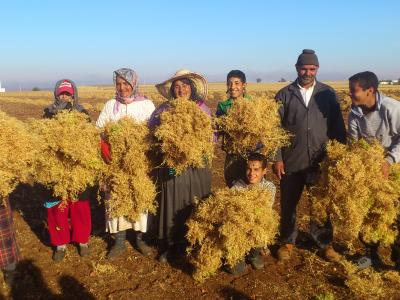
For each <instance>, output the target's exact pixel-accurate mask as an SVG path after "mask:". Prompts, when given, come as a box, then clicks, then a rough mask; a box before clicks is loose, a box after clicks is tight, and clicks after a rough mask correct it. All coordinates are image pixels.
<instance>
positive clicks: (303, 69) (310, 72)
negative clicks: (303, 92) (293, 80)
mask: <svg viewBox="0 0 400 300" xmlns="http://www.w3.org/2000/svg"><path fill="white" fill-rule="evenodd" d="M296 70H297V78H298V79H299V83H300V85H301V86H302V87H309V86H312V85H313V83H314V81H315V77H316V76H317V73H318V66H315V65H299V66H297V65H296Z"/></svg>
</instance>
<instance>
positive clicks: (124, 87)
mask: <svg viewBox="0 0 400 300" xmlns="http://www.w3.org/2000/svg"><path fill="white" fill-rule="evenodd" d="M115 88H116V90H117V92H118V94H119V95H120V96H121V97H122V98H129V97H130V96H131V95H132V92H133V87H132V86H131V85H130V84H129V83H128V82H127V81H126V80H125V79H123V78H121V77H119V76H117V78H116V80H115Z"/></svg>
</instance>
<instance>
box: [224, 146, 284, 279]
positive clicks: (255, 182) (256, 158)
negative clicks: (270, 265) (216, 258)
mask: <svg viewBox="0 0 400 300" xmlns="http://www.w3.org/2000/svg"><path fill="white" fill-rule="evenodd" d="M243 173H244V174H243V175H245V176H242V178H240V179H239V180H237V181H234V182H233V186H232V189H247V188H250V187H252V186H260V187H261V188H263V189H266V190H268V191H270V193H271V195H272V197H271V198H272V199H271V202H270V203H268V205H270V207H272V206H273V204H274V201H275V193H276V187H275V185H274V184H273V183H272V182H271V181H268V180H266V179H265V177H264V176H265V175H266V173H267V159H266V157H265V156H264V155H262V154H260V153H257V152H253V153H250V154H249V155H248V157H247V162H246V168H245V169H244V170H243ZM261 250H262V249H260V248H253V249H251V250H250V253H249V254H248V255H247V257H246V258H243V259H242V260H241V261H239V262H238V263H237V264H236V265H235V266H232V267H227V271H228V272H229V273H231V274H234V275H240V274H242V273H243V272H244V271H245V269H246V260H247V261H248V262H249V263H250V264H251V266H252V267H253V268H254V269H262V268H263V267H264V261H263V259H262V257H261Z"/></svg>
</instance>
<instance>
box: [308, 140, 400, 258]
mask: <svg viewBox="0 0 400 300" xmlns="http://www.w3.org/2000/svg"><path fill="white" fill-rule="evenodd" d="M383 162H384V149H383V147H382V146H381V145H380V144H379V143H377V142H372V143H367V142H366V141H365V140H360V141H357V142H353V143H351V144H350V145H343V144H340V143H338V142H336V141H335V142H330V143H329V144H328V146H327V159H326V160H325V161H324V162H322V164H321V171H322V173H321V178H320V180H319V182H318V184H317V186H316V187H314V188H313V189H312V190H311V196H312V199H313V201H312V216H311V217H312V219H313V220H314V221H316V222H317V223H319V224H323V223H325V222H326V221H327V220H328V219H329V220H330V222H331V223H332V226H333V235H334V240H335V241H336V242H339V243H340V244H343V245H345V246H347V248H348V249H349V250H354V247H353V245H354V242H355V240H356V239H358V238H359V237H361V239H362V240H363V241H364V242H367V243H378V242H380V243H381V244H382V245H384V246H388V245H390V244H392V243H393V241H394V240H395V238H396V235H397V229H396V228H395V227H394V224H395V220H396V217H397V214H398V204H399V196H400V168H399V165H397V164H395V165H392V167H391V173H390V175H389V178H384V176H383V173H382V164H383Z"/></svg>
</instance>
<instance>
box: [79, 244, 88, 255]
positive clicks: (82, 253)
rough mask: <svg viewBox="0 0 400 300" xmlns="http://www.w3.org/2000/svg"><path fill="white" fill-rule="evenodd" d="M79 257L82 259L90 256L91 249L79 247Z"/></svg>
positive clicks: (85, 246) (86, 246) (84, 246)
mask: <svg viewBox="0 0 400 300" xmlns="http://www.w3.org/2000/svg"><path fill="white" fill-rule="evenodd" d="M79 255H80V256H81V257H88V256H90V249H89V246H88V245H79Z"/></svg>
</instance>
